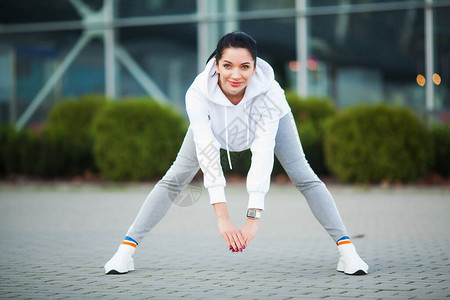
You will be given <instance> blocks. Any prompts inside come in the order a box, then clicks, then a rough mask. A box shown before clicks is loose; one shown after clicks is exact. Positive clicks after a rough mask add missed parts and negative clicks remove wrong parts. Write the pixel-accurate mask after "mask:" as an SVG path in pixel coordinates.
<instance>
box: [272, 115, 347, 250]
mask: <svg viewBox="0 0 450 300" xmlns="http://www.w3.org/2000/svg"><path fill="white" fill-rule="evenodd" d="M275 143H276V144H275V155H276V156H277V158H278V160H279V161H280V163H281V165H282V166H283V168H284V169H285V171H286V173H287V174H288V176H289V178H290V179H291V181H292V183H293V184H294V185H295V186H296V187H297V189H298V190H299V191H300V192H301V193H302V194H303V196H305V198H306V201H307V202H308V205H309V207H310V209H311V211H312V213H313V214H314V216H315V217H316V219H317V220H318V221H319V222H320V224H322V226H323V227H324V228H325V230H326V231H327V232H328V234H329V235H330V236H331V237H332V238H333V239H334V241H335V242H337V241H338V240H339V239H340V238H342V237H344V236H347V235H348V233H347V229H346V228H345V226H344V223H343V222H342V219H341V216H340V215H339V212H338V209H337V207H336V204H335V203H334V200H333V197H332V196H331V194H330V192H329V191H328V189H327V188H326V186H325V184H324V183H323V182H322V181H321V180H320V179H319V178H318V177H317V175H316V174H315V173H314V171H313V170H312V169H311V167H310V166H309V163H308V161H307V160H306V158H305V154H304V152H303V148H302V145H301V143H300V138H299V136H298V131H297V127H296V125H295V121H294V118H293V116H292V114H291V113H290V114H288V115H286V116H284V117H283V118H281V120H280V124H279V127H278V132H277V135H276V139H275Z"/></svg>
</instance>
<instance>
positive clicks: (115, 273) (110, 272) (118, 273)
mask: <svg viewBox="0 0 450 300" xmlns="http://www.w3.org/2000/svg"><path fill="white" fill-rule="evenodd" d="M127 273H128V272H119V271H116V270H111V271H109V272H108V273H106V275H123V274H127Z"/></svg>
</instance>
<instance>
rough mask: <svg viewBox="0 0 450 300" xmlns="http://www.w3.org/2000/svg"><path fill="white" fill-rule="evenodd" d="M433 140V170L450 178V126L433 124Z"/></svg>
mask: <svg viewBox="0 0 450 300" xmlns="http://www.w3.org/2000/svg"><path fill="white" fill-rule="evenodd" d="M431 137H432V139H433V148H434V163H433V166H432V168H431V170H432V171H433V172H435V173H436V174H439V175H440V176H444V177H449V176H450V125H440V124H433V126H432V127H431Z"/></svg>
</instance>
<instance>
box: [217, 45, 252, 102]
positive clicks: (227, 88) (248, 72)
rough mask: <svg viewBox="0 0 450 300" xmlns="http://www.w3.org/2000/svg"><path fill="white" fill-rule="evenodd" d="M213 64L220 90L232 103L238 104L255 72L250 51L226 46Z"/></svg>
mask: <svg viewBox="0 0 450 300" xmlns="http://www.w3.org/2000/svg"><path fill="white" fill-rule="evenodd" d="M215 66H216V72H217V73H218V74H219V86H220V88H221V90H222V92H223V93H224V94H225V96H226V97H227V98H228V99H229V100H230V101H231V102H232V103H233V104H234V105H236V104H238V103H239V102H240V101H241V100H242V98H243V97H244V93H245V88H246V87H247V85H248V83H249V82H250V78H251V77H252V75H253V74H255V61H254V60H253V58H252V56H251V54H250V52H249V51H248V50H247V49H245V48H226V49H225V50H224V51H223V54H222V57H221V58H220V60H219V62H218V63H217V62H216V64H215Z"/></svg>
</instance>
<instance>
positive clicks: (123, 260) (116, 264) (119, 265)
mask: <svg viewBox="0 0 450 300" xmlns="http://www.w3.org/2000/svg"><path fill="white" fill-rule="evenodd" d="M135 250H136V248H134V247H132V246H128V245H123V244H121V245H120V246H119V249H118V250H117V252H116V254H114V256H113V257H112V258H111V259H110V260H109V261H108V262H107V263H106V264H105V274H107V275H112V274H126V273H128V272H130V271H134V259H133V254H134V251H135Z"/></svg>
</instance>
